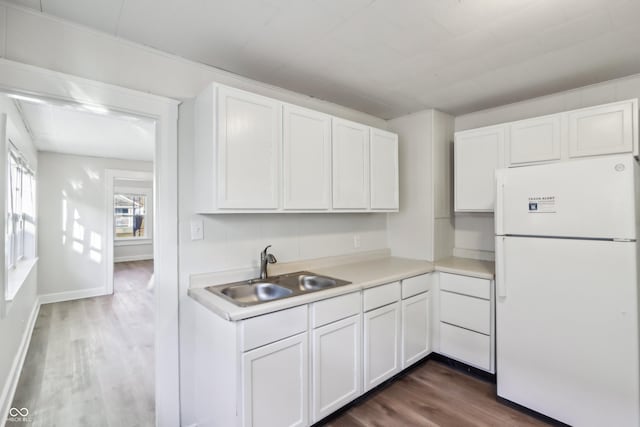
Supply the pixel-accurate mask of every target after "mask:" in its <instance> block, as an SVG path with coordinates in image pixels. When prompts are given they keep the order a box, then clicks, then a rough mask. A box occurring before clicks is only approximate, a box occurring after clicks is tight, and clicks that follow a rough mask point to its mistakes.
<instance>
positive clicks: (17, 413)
mask: <svg viewBox="0 0 640 427" xmlns="http://www.w3.org/2000/svg"><path fill="white" fill-rule="evenodd" d="M7 421H11V422H14V423H15V422H26V423H29V422H31V421H32V420H31V417H29V409H27V408H11V409H9V418H7Z"/></svg>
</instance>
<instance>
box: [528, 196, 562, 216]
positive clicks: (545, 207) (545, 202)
mask: <svg viewBox="0 0 640 427" xmlns="http://www.w3.org/2000/svg"><path fill="white" fill-rule="evenodd" d="M557 202H558V199H557V198H556V196H534V197H529V213H556V209H557Z"/></svg>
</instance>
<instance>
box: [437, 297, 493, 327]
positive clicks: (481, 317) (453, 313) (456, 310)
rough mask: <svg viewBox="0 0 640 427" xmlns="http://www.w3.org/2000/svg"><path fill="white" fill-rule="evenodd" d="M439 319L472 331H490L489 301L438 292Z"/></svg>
mask: <svg viewBox="0 0 640 427" xmlns="http://www.w3.org/2000/svg"><path fill="white" fill-rule="evenodd" d="M440 320H442V321H443V322H446V323H451V324H453V325H457V326H462V327H463V328H467V329H471V330H472V331H476V332H481V333H483V334H487V335H489V334H490V333H491V303H490V302H489V301H487V300H483V299H478V298H474V297H468V296H465V295H459V294H452V293H450V292H446V291H443V292H440Z"/></svg>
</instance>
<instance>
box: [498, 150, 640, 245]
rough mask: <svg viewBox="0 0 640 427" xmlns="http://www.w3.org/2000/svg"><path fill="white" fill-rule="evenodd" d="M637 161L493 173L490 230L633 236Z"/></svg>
mask: <svg viewBox="0 0 640 427" xmlns="http://www.w3.org/2000/svg"><path fill="white" fill-rule="evenodd" d="M638 177H640V174H639V173H638V164H637V162H636V161H635V159H634V158H633V156H630V155H629V156H607V157H598V158H592V159H582V160H574V161H570V162H563V163H553V164H546V165H534V166H525V167H520V168H510V169H501V170H498V171H497V172H496V182H497V186H498V188H497V196H496V234H498V235H524V236H549V237H577V238H602V239H632V240H633V239H636V209H637V203H638V200H640V195H638V194H637V191H638V185H637V181H638Z"/></svg>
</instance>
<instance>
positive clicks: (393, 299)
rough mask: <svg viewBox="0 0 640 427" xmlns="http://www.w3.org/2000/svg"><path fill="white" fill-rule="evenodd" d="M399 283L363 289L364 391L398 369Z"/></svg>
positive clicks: (399, 339)
mask: <svg viewBox="0 0 640 427" xmlns="http://www.w3.org/2000/svg"><path fill="white" fill-rule="evenodd" d="M399 300H400V283H397V282H396V283H390V284H388V285H383V286H378V287H376V288H371V289H367V290H365V291H364V309H365V313H364V340H363V353H364V391H368V390H371V389H372V388H374V387H375V386H377V385H378V384H380V383H382V382H384V381H385V380H387V379H389V378H391V377H392V376H393V375H395V374H396V373H398V372H399V371H400V343H401V336H400V334H401V324H400V321H401V316H400V314H401V313H400V311H401V306H400V302H399Z"/></svg>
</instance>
